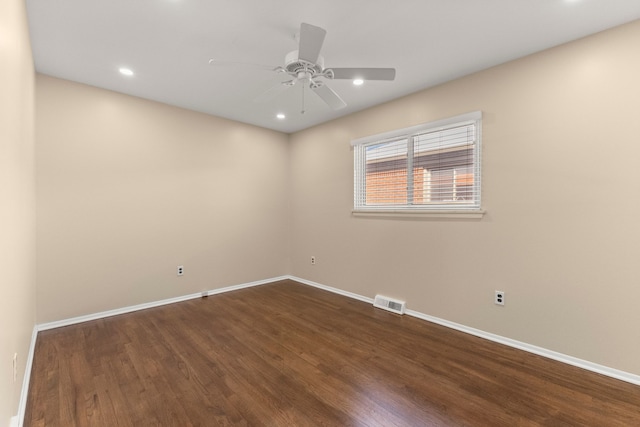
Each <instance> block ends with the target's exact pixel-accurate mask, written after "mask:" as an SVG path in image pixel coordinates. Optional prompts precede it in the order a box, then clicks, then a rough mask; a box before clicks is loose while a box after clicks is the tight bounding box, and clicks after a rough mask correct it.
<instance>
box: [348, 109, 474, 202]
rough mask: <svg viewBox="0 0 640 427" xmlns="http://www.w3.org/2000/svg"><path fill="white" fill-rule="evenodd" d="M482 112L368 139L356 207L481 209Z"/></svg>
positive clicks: (362, 143)
mask: <svg viewBox="0 0 640 427" xmlns="http://www.w3.org/2000/svg"><path fill="white" fill-rule="evenodd" d="M481 119H482V115H481V113H480V112H476V113H471V114H465V115H463V116H457V117H453V118H451V119H446V120H440V121H438V122H433V123H426V124H423V125H420V126H415V127H412V128H409V129H400V130H397V131H393V132H388V133H386V134H382V135H375V136H371V137H367V138H362V139H359V140H355V141H353V142H352V145H353V146H354V152H355V157H354V174H355V191H354V210H355V211H356V212H358V211H361V212H366V211H386V212H391V211H402V212H407V211H414V212H428V211H437V212H443V211H467V212H469V211H478V212H479V211H480V142H481V141H480V140H481V138H480V134H481V132H480V130H481V128H480V126H481Z"/></svg>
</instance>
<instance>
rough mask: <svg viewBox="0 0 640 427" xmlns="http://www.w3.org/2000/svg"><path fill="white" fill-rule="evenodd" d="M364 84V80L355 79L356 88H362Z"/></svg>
mask: <svg viewBox="0 0 640 427" xmlns="http://www.w3.org/2000/svg"><path fill="white" fill-rule="evenodd" d="M363 83H364V80H362V79H353V84H354V85H356V86H362V84H363Z"/></svg>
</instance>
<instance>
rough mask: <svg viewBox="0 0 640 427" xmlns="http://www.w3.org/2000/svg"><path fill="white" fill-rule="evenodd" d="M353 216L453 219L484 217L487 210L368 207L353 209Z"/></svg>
mask: <svg viewBox="0 0 640 427" xmlns="http://www.w3.org/2000/svg"><path fill="white" fill-rule="evenodd" d="M351 214H352V215H353V216H357V217H379V218H384V217H386V218H426V219H429V218H434V219H437V218H453V219H482V217H483V216H484V214H485V211H483V210H479V211H462V210H460V211H457V210H441V211H438V210H433V211H424V210H416V211H411V210H404V209H402V210H400V209H398V210H393V209H379V210H376V209H366V210H364V209H363V210H353V211H351Z"/></svg>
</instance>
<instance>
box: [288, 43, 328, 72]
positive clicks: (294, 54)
mask: <svg viewBox="0 0 640 427" xmlns="http://www.w3.org/2000/svg"><path fill="white" fill-rule="evenodd" d="M284 69H285V71H286V72H287V73H288V74H291V75H292V76H299V75H300V73H304V74H308V75H309V77H310V78H314V77H316V76H319V75H322V71H323V70H324V58H323V57H322V56H318V61H317V62H316V63H315V64H313V63H311V62H308V61H305V60H304V59H300V58H299V55H298V51H297V50H294V51H291V52H289V53H288V54H287V56H285V57H284Z"/></svg>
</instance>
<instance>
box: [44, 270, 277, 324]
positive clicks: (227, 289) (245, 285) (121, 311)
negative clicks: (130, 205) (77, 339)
mask: <svg viewBox="0 0 640 427" xmlns="http://www.w3.org/2000/svg"><path fill="white" fill-rule="evenodd" d="M287 278H288V276H280V277H274V278H271V279H265V280H258V281H255V282H249V283H242V284H240V285H233V286H227V287H225V288H220V289H213V290H210V291H205V293H206V295H207V296H208V295H215V294H220V293H224V292H231V291H235V290H238V289H244V288H250V287H252V286H259V285H264V284H267V283H272V282H277V281H278V280H285V279H287ZM202 295H203V293H202V292H198V293H195V294H189V295H183V296H180V297H175V298H168V299H164V300H160V301H152V302H147V303H143V304H138V305H131V306H128V307H123V308H117V309H114V310H107V311H101V312H99V313H94V314H87V315H85V316H78V317H72V318H70V319H63V320H56V321H55V322H48V323H41V324H39V325H38V331H46V330H47V329H54V328H61V327H63V326H69V325H75V324H76V323H83V322H89V321H91V320H98V319H104V318H106V317H111V316H117V315H119V314H125V313H131V312H134V311H139V310H145V309H147V308H153V307H160V306H163V305H167V304H174V303H176V302H182V301H188V300H190V299H196V298H202Z"/></svg>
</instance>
